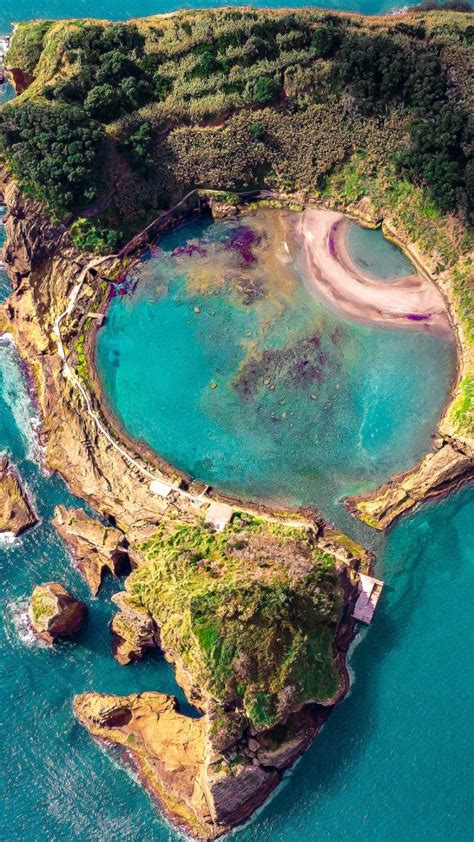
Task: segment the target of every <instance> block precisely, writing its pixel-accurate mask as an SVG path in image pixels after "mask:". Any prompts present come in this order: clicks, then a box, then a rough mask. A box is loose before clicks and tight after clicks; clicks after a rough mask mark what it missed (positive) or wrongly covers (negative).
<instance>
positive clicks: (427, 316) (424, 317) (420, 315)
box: [407, 313, 432, 322]
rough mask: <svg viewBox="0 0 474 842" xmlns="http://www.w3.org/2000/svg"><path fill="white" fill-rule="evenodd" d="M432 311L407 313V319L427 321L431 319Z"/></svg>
mask: <svg viewBox="0 0 474 842" xmlns="http://www.w3.org/2000/svg"><path fill="white" fill-rule="evenodd" d="M431 316H432V313H407V319H410V321H412V322H425V321H426V320H427V319H431Z"/></svg>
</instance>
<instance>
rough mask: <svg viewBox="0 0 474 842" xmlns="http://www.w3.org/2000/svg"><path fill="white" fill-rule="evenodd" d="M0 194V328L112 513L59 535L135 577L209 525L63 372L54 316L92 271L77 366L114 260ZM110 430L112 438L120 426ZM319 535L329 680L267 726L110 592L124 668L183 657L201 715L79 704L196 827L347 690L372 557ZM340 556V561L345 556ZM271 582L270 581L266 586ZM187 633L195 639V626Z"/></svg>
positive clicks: (288, 753)
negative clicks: (160, 655) (163, 493)
mask: <svg viewBox="0 0 474 842" xmlns="http://www.w3.org/2000/svg"><path fill="white" fill-rule="evenodd" d="M0 193H1V194H2V195H3V197H4V201H5V204H6V206H7V210H8V216H7V218H6V232H7V245H6V248H5V264H6V266H7V268H8V271H9V274H10V277H11V280H12V286H13V292H12V294H11V296H10V298H9V299H8V301H7V302H6V304H5V306H4V307H3V309H2V312H1V314H0V324H1V328H2V330H3V329H6V330H8V331H10V332H11V334H12V335H13V337H14V338H15V341H16V343H17V346H18V350H19V352H20V354H21V355H22V357H23V359H24V360H25V362H26V363H27V366H28V370H29V372H30V374H31V378H32V388H33V391H34V394H35V397H36V399H37V402H38V407H39V409H40V412H41V415H42V419H43V426H42V432H41V437H42V444H43V445H44V452H45V459H46V461H47V463H48V465H49V467H50V468H52V469H53V470H57V471H58V472H60V473H61V474H62V476H63V477H64V478H65V479H66V481H67V483H68V484H69V486H70V487H71V489H72V490H73V491H74V492H75V493H76V494H77V495H78V496H80V497H82V498H83V499H85V500H87V501H88V502H89V504H90V505H91V506H92V507H93V508H94V509H95V510H96V511H97V512H98V513H99V514H100V515H102V517H103V518H104V520H105V524H106V525H103V524H102V523H99V522H98V521H95V520H94V519H92V518H90V517H89V516H87V515H85V513H83V512H80V511H79V512H77V511H67V510H65V509H63V508H60V509H59V510H58V511H57V512H56V516H55V525H56V528H57V529H58V532H59V533H60V534H61V535H62V536H63V537H64V539H65V540H66V541H67V542H68V543H69V545H70V546H71V548H72V550H73V553H74V555H75V557H76V561H77V563H78V566H79V567H80V568H81V569H82V572H83V573H84V575H85V576H86V577H87V579H88V581H89V583H90V585H91V587H92V589H93V590H96V589H97V587H98V586H99V581H100V577H101V575H102V572H103V568H104V567H108V568H109V569H110V568H112V569H113V570H114V572H118V570H117V569H116V567H115V562H116V561H118V560H119V558H118V557H119V556H120V557H122V554H126V555H127V556H128V558H129V560H130V561H131V562H132V566H134V567H137V566H138V568H137V570H136V571H135V572H136V573H137V575H138V574H139V572H140V566H146V564H147V559H146V558H144V556H143V553H142V551H141V549H132V551H131V552H130V546H132V545H134V546H135V547H140V548H141V547H143V544H144V543H146V542H147V540H150V539H151V537H152V536H155V535H156V533H157V530H158V531H161V538H160V541H163V548H164V549H166V540H167V536H169V535H170V534H171V533H172V532H173V530H176V527H177V525H179V526H180V527H181V528H182V527H183V526H185V525H186V524H189V526H190V528H192V529H199V530H202V519H201V516H200V513H199V510H198V509H196V508H195V507H194V506H193V505H191V501H190V500H189V499H188V498H186V497H185V496H183V495H180V494H179V493H177V492H176V493H175V492H172V493H171V494H169V495H168V496H167V497H165V498H164V497H160V496H158V495H156V494H153V493H151V490H150V482H149V480H148V479H147V478H146V477H144V476H143V475H142V474H141V473H140V472H139V471H138V470H137V469H136V468H135V467H134V466H133V465H131V464H130V461H129V460H128V459H127V456H126V454H125V451H124V450H122V451H120V450H119V449H117V448H115V447H113V446H111V444H110V441H109V440H108V439H107V437H106V436H104V435H103V434H102V433H101V432H100V431H99V429H98V426H97V424H96V423H95V421H94V418H92V417H91V413H90V409H89V408H88V406H87V404H86V402H85V400H84V399H83V396H82V395H81V393H80V391H79V390H78V388H77V386H75V385H74V383H73V382H72V381H71V379H70V378H68V377H66V376H65V367H64V361H63V359H62V357H61V353H60V350H61V349H60V346H59V344H58V335H57V324H56V323H55V322H56V319H57V317H58V316H59V315H60V314H62V313H63V311H64V310H65V308H66V305H67V303H68V300H69V297H70V295H71V293H72V292H73V291H74V290H75V289H76V288H77V285H78V282H79V281H80V280H81V279H82V278H84V279H85V280H84V283H83V284H82V286H81V289H80V292H79V294H78V299H77V302H76V305H75V307H74V312H73V314H72V315H68V316H67V318H66V319H64V321H63V322H62V323H61V337H62V342H63V348H64V353H65V356H66V359H67V360H68V361H69V360H71V365H72V366H73V367H74V365H75V364H77V348H76V345H77V341H78V336H79V335H80V333H81V331H82V327H83V324H84V321H85V316H86V314H87V313H88V312H89V311H90V310H91V309H94V308H95V307H96V306H97V301H98V300H99V299H102V298H103V296H104V293H105V289H106V287H105V285H106V283H107V279H106V278H105V277H104V276H103V275H101V274H100V273H101V272H104V271H108V270H109V269H110V267H111V266H113V260H109V261H105V262H104V263H100V262H99V261H96V260H94V259H92V258H90V256H88V255H83V254H80V253H79V252H78V251H77V250H76V249H75V248H74V247H73V245H72V244H71V241H70V239H69V236H68V234H67V232H66V231H65V230H64V229H63V228H62V226H60V225H54V224H52V223H51V222H50V220H49V219H48V218H47V216H46V215H45V214H44V213H43V210H42V208H41V207H40V206H39V205H37V204H35V203H34V202H32V201H30V200H29V199H27V198H25V197H24V196H23V195H22V193H21V192H20V191H19V189H18V187H17V186H16V184H15V183H14V182H13V181H11V180H9V179H8V176H7V174H6V173H5V172H4V173H3V176H2V182H1V184H0ZM99 285H100V290H99V288H98V287H99ZM88 392H89V395H90V400H91V405H92V407H93V412H94V414H97V415H100V405H99V402H98V399H97V398H96V396H95V394H94V389H93V384H91V383H89V384H88ZM113 432H114V436H115V437H116V436H117V431H113ZM138 458H139V459H140V458H141V457H140V456H139V457H138ZM142 461H143V460H142ZM152 467H153V471H154V475H155V476H157V475H158V476H159V475H160V474H159V463H158V460H157V462H156V464H153V465H152ZM163 479H165V480H166V479H168V481H169V477H168V476H165V475H163ZM207 504H208V501H207V502H206V503H204V506H206V505H207ZM107 524H113V526H109V525H107ZM301 525H303V522H302V523H301ZM301 534H302V533H301ZM319 540H321V552H322V553H323V554H325V553H326V552H329V555H330V557H331V558H332V561H331V565H333V566H334V565H335V566H336V567H337V570H338V571H339V572H338V574H337V576H338V577H339V585H337V589H338V592H339V594H340V596H341V594H343V595H342V597H341V601H340V602H339V603H338V606H339V607H338V609H337V610H336V612H335V614H334V618H333V620H332V621H331V623H332V625H331V626H330V627H328V633H329V635H330V637H329V638H327V640H326V644H325V645H326V646H327V647H329V648H328V649H327V652H328V655H329V661H330V664H329V668H330V673H331V682H330V683H331V688H330V689H328V690H327V692H325V693H323V694H322V695H321V696H320V697H318V700H319V701H314V700H313V701H310V702H309V703H305V699H299V700H298V699H295V695H294V693H291V692H289V693H288V694H287V697H286V696H285V693H284V692H283V693H282V697H281V699H280V702H281V713H280V714H279V715H278V716H277V717H276V718H275V717H274V718H273V719H272V723H271V727H268V726H262V725H261V724H260V725H258V724H257V725H256V724H255V723H254V722H253V721H252V718H249V716H248V715H246V714H245V712H244V711H243V708H242V702H241V699H239V697H238V694H237V696H236V698H235V699H233V698H231V695H232V694H230V695H229V693H227V694H226V695H225V700H224V701H218V700H216V699H215V698H214V695H213V692H210V691H209V690H206V689H205V688H203V686H202V677H201V675H200V673H199V671H198V670H196V669H195V668H194V666H193V664H190V663H188V662H186V659H185V658H183V657H181V655H180V652H179V650H178V649H176V651H175V649H174V648H173V645H172V642H171V643H170V641H167V640H166V641H164V640H163V635H162V630H161V625H162V623H163V622H164V620H165V618H164V616H163V614H162V613H161V612H160V611H158V613H156V612H155V610H154V606H152V605H149V606H147V605H146V604H143V603H142V601H141V600H137V599H136V595H134V594H133V593H131V592H130V591H128V592H127V593H125V594H123V595H122V594H117V595H116V597H115V598H114V601H116V603H117V605H118V606H119V608H120V612H119V614H117V615H116V617H115V618H114V621H113V624H112V631H113V632H114V637H115V652H116V655H117V657H118V658H119V660H120V661H121V662H122V663H127V662H128V661H130V660H131V659H133V658H135V657H141V656H142V654H143V652H144V651H145V650H146V649H147V648H148V647H149V646H155V647H156V646H159V647H163V648H164V654H165V656H166V657H167V658H168V659H169V660H172V661H173V662H174V663H175V664H176V677H177V680H178V682H179V683H181V684H182V686H183V688H184V689H185V692H186V693H187V695H188V698H189V700H190V702H191V703H195V704H197V705H199V707H200V708H201V710H202V712H203V714H204V715H203V716H202V717H201V718H200V719H199V720H196V719H189V718H188V717H184V716H182V715H181V714H179V713H178V712H177V710H176V705H175V702H174V701H173V700H172V699H170V698H169V697H163V696H161V695H160V694H144V695H142V696H131V697H128V698H121V697H105V698H104V697H102V696H100V695H98V694H85V695H83V696H81V697H78V699H77V700H76V703H75V710H76V714H77V716H78V718H79V720H80V721H81V722H82V723H83V724H84V725H85V726H86V727H87V728H88V729H89V730H90V732H91V733H92V734H93V735H94V736H98V737H104V738H107V739H108V740H110V741H112V742H116V743H117V744H119V745H121V746H123V747H124V748H125V749H126V751H127V754H128V755H129V756H130V758H131V759H132V760H133V762H134V763H135V765H136V766H137V768H138V769H139V771H140V774H141V775H142V777H143V779H144V781H145V782H146V785H147V786H149V787H150V789H151V790H152V791H153V793H154V794H155V795H157V796H158V797H159V799H160V801H161V802H162V803H163V804H164V805H165V808H166V810H167V812H168V813H169V814H170V815H171V816H172V817H173V818H174V820H175V821H177V822H178V823H179V824H180V825H183V826H184V827H186V829H187V830H189V831H190V832H192V833H193V834H195V835H197V836H200V837H202V838H213V837H215V836H217V835H219V834H221V833H223V832H225V831H227V830H229V829H231V828H232V827H234V826H235V825H236V824H238V823H239V822H241V821H243V820H245V819H246V818H247V817H248V816H249V815H251V813H252V812H253V811H254V810H255V809H256V808H257V807H258V806H259V805H260V804H262V803H263V801H264V800H265V799H266V798H267V796H268V794H269V793H270V792H271V791H272V790H273V789H274V788H275V787H276V786H277V784H278V782H279V781H280V779H281V774H282V771H283V770H284V769H285V768H288V766H290V765H291V764H292V763H293V762H294V761H295V760H296V758H297V757H298V756H299V755H300V754H301V753H302V751H304V750H305V748H306V747H307V746H308V745H309V744H310V742H311V740H312V739H313V738H314V736H315V735H316V733H317V731H318V729H319V728H320V726H321V724H322V722H323V721H324V720H325V718H326V717H327V716H328V714H329V712H330V710H331V708H332V707H333V706H334V704H336V703H337V701H339V700H340V699H341V698H342V697H343V695H344V694H345V692H346V691H347V688H348V684H349V682H348V676H347V671H346V669H345V655H346V652H347V648H348V646H349V643H350V640H351V639H352V637H353V634H354V623H353V620H352V619H351V612H352V606H353V604H354V601H355V598H356V596H357V587H356V585H357V577H356V575H355V573H352V572H350V571H351V565H352V564H353V563H354V564H355V565H357V563H359V561H360V560H361V561H362V564H364V565H366V564H367V563H368V559H367V557H366V556H365V555H364V553H363V552H362V551H361V553H360V555H358V554H357V553H356V558H357V559H358V560H359V561H356V562H352V561H351V558H352V555H351V553H349V554H347V552H346V551H345V550H344V549H343V548H342V546H341V545H340V544H339V543H338V540H337V538H335V537H334V536H331V535H328V536H326V538H325V539H324V536H323V535H322V533H321V535H320V536H319V537H318V541H319ZM323 544H324V546H323ZM161 549H162V548H161V547H160V551H161ZM273 549H274V548H273ZM359 549H360V548H359ZM335 553H339V554H340V556H341V557H340V559H339V560H338V561H337V562H336V561H335V559H334V554H335ZM295 563H296V562H295ZM298 563H299V562H298ZM296 568H297V566H296ZM296 568H295V571H294V575H295V576H297V572H298V571H297V569H296ZM262 571H264V567H263V568H262ZM292 575H293V574H292ZM298 575H299V574H298ZM183 581H184V580H183ZM178 585H179V583H178ZM180 587H181V586H179V587H178V589H177V592H179V590H180ZM183 587H184V585H183ZM273 587H274V584H273V583H271V582H270V583H269V589H270V591H271V589H272V588H273ZM335 588H336V584H335ZM342 588H343V590H344V593H343V592H342V590H341V589H342ZM202 597H205V594H204V593H203V594H202ZM244 609H245V606H244V605H242V610H244ZM193 610H194V609H193ZM200 616H201V619H203V620H206V618H208V619H210V620H211V622H213V618H212V612H210V613H209V612H208V610H207V608H206V607H205V605H204V604H203V605H202V606H201V610H200ZM277 619H278V618H277ZM202 631H203V634H204V638H205V637H206V634H207V632H206V631H205V630H204V628H202ZM223 633H224V635H228V634H230V631H229V629H228V628H227V627H225V628H224V629H223ZM257 633H258V629H255V634H257ZM192 634H193V635H194V637H195V638H196V635H198V636H199V633H198V631H197V630H196V629H195V630H194V631H193V632H192ZM196 639H197V638H196ZM224 642H225V640H224ZM290 643H291V641H290ZM295 651H296V649H295ZM232 668H234V667H232ZM334 677H335V683H334V681H333V680H332V679H333V678H334ZM211 689H212V688H211ZM280 690H282V691H284V687H283V686H281V687H280ZM256 721H257V719H255V722H256ZM275 726H276V727H275Z"/></svg>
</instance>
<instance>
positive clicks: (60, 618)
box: [28, 582, 87, 644]
mask: <svg viewBox="0 0 474 842" xmlns="http://www.w3.org/2000/svg"><path fill="white" fill-rule="evenodd" d="M86 614H87V608H86V606H85V605H83V603H82V602H78V600H77V599H75V598H74V597H73V596H71V594H70V593H69V592H68V591H67V590H66V589H65V588H63V586H62V585H60V584H59V582H45V583H43V584H41V585H37V586H36V588H35V589H34V591H33V593H32V595H31V600H30V604H29V606H28V617H29V620H30V623H31V627H32V629H33V631H34V633H35V635H36V636H37V637H39V638H40V639H41V640H43V641H44V642H45V643H49V644H52V643H54V642H55V641H56V640H57V638H58V637H72V636H73V635H75V634H77V633H78V632H79V631H80V629H81V627H82V624H83V622H84V620H85V618H86Z"/></svg>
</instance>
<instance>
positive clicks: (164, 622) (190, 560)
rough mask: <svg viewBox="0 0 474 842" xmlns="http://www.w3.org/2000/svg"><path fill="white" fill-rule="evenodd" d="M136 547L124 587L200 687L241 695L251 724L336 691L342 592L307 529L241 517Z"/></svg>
mask: <svg viewBox="0 0 474 842" xmlns="http://www.w3.org/2000/svg"><path fill="white" fill-rule="evenodd" d="M141 552H142V555H143V558H144V560H145V563H144V564H142V565H140V566H139V568H138V569H137V570H136V571H135V572H134V573H133V574H132V575H131V576H130V577H129V578H128V580H127V590H128V591H129V593H130V594H131V598H132V599H133V600H134V601H135V602H136V603H137V605H139V606H142V607H144V608H146V609H147V610H148V611H149V612H150V613H151V615H152V616H153V617H155V618H156V621H157V623H158V624H159V627H160V638H161V642H162V645H163V647H164V649H165V651H167V652H169V653H173V654H174V657H173V660H176V659H177V660H179V661H182V662H183V664H184V665H185V667H186V669H187V670H189V672H190V674H191V675H192V676H193V679H194V680H195V681H196V682H197V684H198V685H199V687H201V688H202V689H203V691H204V693H205V694H207V695H209V696H210V697H211V698H213V699H215V700H217V701H218V702H220V703H227V704H229V703H232V702H235V700H236V699H237V700H239V707H240V706H241V707H242V709H243V711H244V713H245V714H246V716H247V717H248V718H249V719H250V720H251V721H252V722H253V723H254V725H255V726H256V727H258V728H261V727H269V726H270V725H273V724H274V723H275V722H276V721H278V719H280V718H281V717H282V716H283V714H285V713H286V712H287V711H288V709H291V708H293V709H295V708H299V707H301V706H302V705H303V704H304V703H305V702H307V701H310V700H313V701H314V700H326V699H329V698H331V697H332V696H334V694H335V693H336V691H337V689H338V683H339V674H338V669H337V667H336V664H335V663H334V660H333V641H334V637H335V632H336V627H337V623H338V620H339V618H340V616H341V609H342V606H343V601H344V595H343V589H342V586H341V581H340V576H339V574H338V568H337V563H336V560H335V558H334V556H332V555H330V554H328V553H325V552H323V551H322V550H321V549H320V548H319V547H318V546H317V544H316V542H315V540H314V538H313V536H312V534H311V533H309V532H307V531H306V530H304V529H297V528H291V527H284V526H281V525H277V524H270V523H265V522H264V521H260V520H257V519H249V518H245V517H243V520H238V521H236V522H235V523H234V524H233V525H232V526H231V527H230V528H229V529H228V530H226V532H224V533H221V534H215V533H210V532H209V531H208V530H206V529H204V528H201V527H199V526H182V527H181V528H178V529H177V531H176V532H174V533H173V534H171V535H166V534H161V533H159V532H158V533H157V534H156V535H154V536H153V538H151V539H150V540H149V541H148V542H147V543H146V544H144V545H143V546H142V547H141Z"/></svg>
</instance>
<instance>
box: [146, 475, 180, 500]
mask: <svg viewBox="0 0 474 842" xmlns="http://www.w3.org/2000/svg"><path fill="white" fill-rule="evenodd" d="M174 490H175V489H173V486H172V485H168V483H167V482H162V481H161V480H159V479H153V480H152V481H151V482H150V491H151V493H152V494H158V496H159V497H168V495H169V494H171V492H172V491H174Z"/></svg>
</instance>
